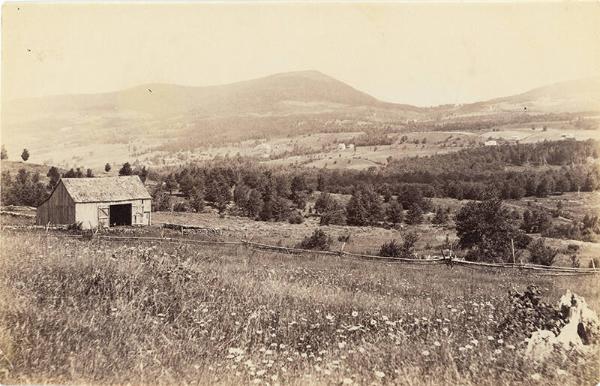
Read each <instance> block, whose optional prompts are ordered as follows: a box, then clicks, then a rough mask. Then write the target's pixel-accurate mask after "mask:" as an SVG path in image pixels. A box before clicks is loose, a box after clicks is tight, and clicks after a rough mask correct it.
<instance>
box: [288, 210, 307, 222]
mask: <svg viewBox="0 0 600 386" xmlns="http://www.w3.org/2000/svg"><path fill="white" fill-rule="evenodd" d="M288 222H289V223H290V224H302V223H303V222H304V217H303V216H302V214H300V212H298V211H294V212H292V214H290V217H289V218H288Z"/></svg>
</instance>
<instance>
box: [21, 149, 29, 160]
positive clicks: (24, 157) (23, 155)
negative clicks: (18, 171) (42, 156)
mask: <svg viewBox="0 0 600 386" xmlns="http://www.w3.org/2000/svg"><path fill="white" fill-rule="evenodd" d="M21 159H22V160H23V161H25V162H27V160H28V159H29V150H27V149H23V152H22V153H21Z"/></svg>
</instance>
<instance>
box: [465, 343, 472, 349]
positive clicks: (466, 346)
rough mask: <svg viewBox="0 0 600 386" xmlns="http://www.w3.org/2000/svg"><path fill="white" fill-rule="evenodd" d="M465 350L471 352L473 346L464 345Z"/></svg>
mask: <svg viewBox="0 0 600 386" xmlns="http://www.w3.org/2000/svg"><path fill="white" fill-rule="evenodd" d="M465 349H467V350H472V349H473V346H471V345H470V344H466V345H465Z"/></svg>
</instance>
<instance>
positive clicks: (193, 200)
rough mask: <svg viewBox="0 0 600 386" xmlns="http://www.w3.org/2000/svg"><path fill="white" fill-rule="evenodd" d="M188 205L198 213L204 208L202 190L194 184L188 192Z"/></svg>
mask: <svg viewBox="0 0 600 386" xmlns="http://www.w3.org/2000/svg"><path fill="white" fill-rule="evenodd" d="M190 206H191V207H192V209H194V210H195V211H196V212H198V213H200V212H202V210H203V209H204V192H203V191H202V190H200V189H198V188H197V187H195V186H194V187H193V188H192V191H191V193H190Z"/></svg>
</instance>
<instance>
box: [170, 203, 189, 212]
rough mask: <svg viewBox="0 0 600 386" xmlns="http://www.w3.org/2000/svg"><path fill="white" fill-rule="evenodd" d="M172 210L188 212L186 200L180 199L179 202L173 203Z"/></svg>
mask: <svg viewBox="0 0 600 386" xmlns="http://www.w3.org/2000/svg"><path fill="white" fill-rule="evenodd" d="M173 210H174V211H175V212H189V211H190V206H189V204H188V203H187V202H185V201H181V202H178V203H176V204H175V205H173Z"/></svg>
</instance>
